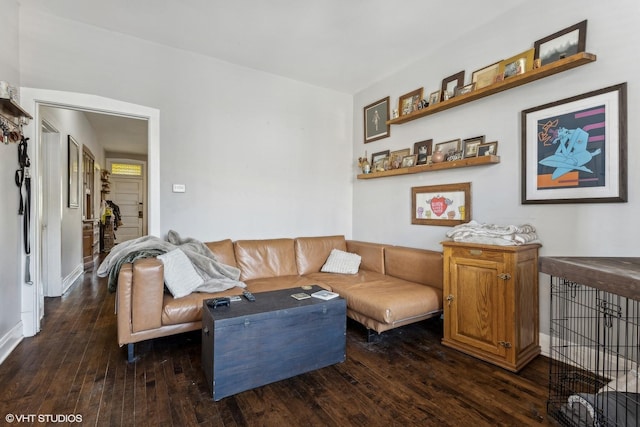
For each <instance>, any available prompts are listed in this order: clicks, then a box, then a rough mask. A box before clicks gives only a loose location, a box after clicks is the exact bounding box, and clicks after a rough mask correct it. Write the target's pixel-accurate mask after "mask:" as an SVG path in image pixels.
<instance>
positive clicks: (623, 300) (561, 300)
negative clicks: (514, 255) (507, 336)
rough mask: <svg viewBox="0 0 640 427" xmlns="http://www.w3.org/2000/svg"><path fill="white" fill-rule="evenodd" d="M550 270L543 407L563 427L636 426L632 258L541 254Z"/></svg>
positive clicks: (638, 396) (638, 401) (639, 274)
mask: <svg viewBox="0 0 640 427" xmlns="http://www.w3.org/2000/svg"><path fill="white" fill-rule="evenodd" d="M540 271H541V272H543V273H547V274H549V275H551V306H550V315H551V319H550V338H551V339H550V348H549V356H550V363H549V399H548V401H547V412H548V413H549V415H550V416H551V417H553V418H554V419H556V420H557V421H558V422H559V423H560V424H562V425H565V426H640V413H639V411H640V385H639V383H640V376H639V374H638V369H639V367H638V362H639V361H640V356H639V350H640V342H639V338H640V337H639V334H640V258H577V257H559V258H556V257H554V258H551V257H542V258H540Z"/></svg>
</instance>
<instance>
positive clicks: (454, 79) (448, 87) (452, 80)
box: [440, 70, 464, 101]
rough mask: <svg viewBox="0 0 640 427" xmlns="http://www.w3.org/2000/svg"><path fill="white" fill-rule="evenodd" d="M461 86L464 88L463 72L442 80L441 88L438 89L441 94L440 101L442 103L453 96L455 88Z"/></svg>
mask: <svg viewBox="0 0 640 427" xmlns="http://www.w3.org/2000/svg"><path fill="white" fill-rule="evenodd" d="M462 86H464V70H462V71H460V72H457V73H455V74H453V75H451V76H449V77H445V78H444V79H442V87H441V88H440V90H441V92H442V95H441V97H440V100H441V101H444V100H446V99H449V98H451V97H453V96H455V90H456V88H457V87H462ZM445 95H448V96H445Z"/></svg>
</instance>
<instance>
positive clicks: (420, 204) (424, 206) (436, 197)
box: [411, 182, 471, 226]
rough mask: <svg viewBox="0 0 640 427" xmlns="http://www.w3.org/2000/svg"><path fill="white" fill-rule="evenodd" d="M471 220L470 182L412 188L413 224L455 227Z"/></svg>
mask: <svg viewBox="0 0 640 427" xmlns="http://www.w3.org/2000/svg"><path fill="white" fill-rule="evenodd" d="M470 220H471V183H470V182H462V183H459V184H445V185H428V186H424V187H412V188H411V224H419V225H444V226H455V225H458V224H463V223H465V222H469V221H470Z"/></svg>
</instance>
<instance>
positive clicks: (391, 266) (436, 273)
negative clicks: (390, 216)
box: [384, 246, 443, 289]
mask: <svg viewBox="0 0 640 427" xmlns="http://www.w3.org/2000/svg"><path fill="white" fill-rule="evenodd" d="M384 264H385V274H388V275H389V276H393V277H397V278H399V279H404V280H408V281H410V282H416V283H422V284H423V285H429V286H433V287H434V288H438V289H442V281H443V258H442V253H441V252H436V251H430V250H427V249H417V248H407V247H403V246H387V247H386V248H385V249H384Z"/></svg>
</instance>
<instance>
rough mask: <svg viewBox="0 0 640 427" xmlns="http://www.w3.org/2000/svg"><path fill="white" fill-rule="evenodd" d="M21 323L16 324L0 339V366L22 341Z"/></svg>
mask: <svg viewBox="0 0 640 427" xmlns="http://www.w3.org/2000/svg"><path fill="white" fill-rule="evenodd" d="M22 338H24V337H23V336H22V321H20V322H18V323H17V324H16V325H15V326H14V327H13V328H11V330H9V332H7V333H6V334H5V335H4V336H3V337H0V365H2V363H3V362H4V360H5V359H6V358H7V357H9V355H10V354H11V352H12V351H13V349H14V348H16V346H17V345H18V344H20V342H21V341H22Z"/></svg>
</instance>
